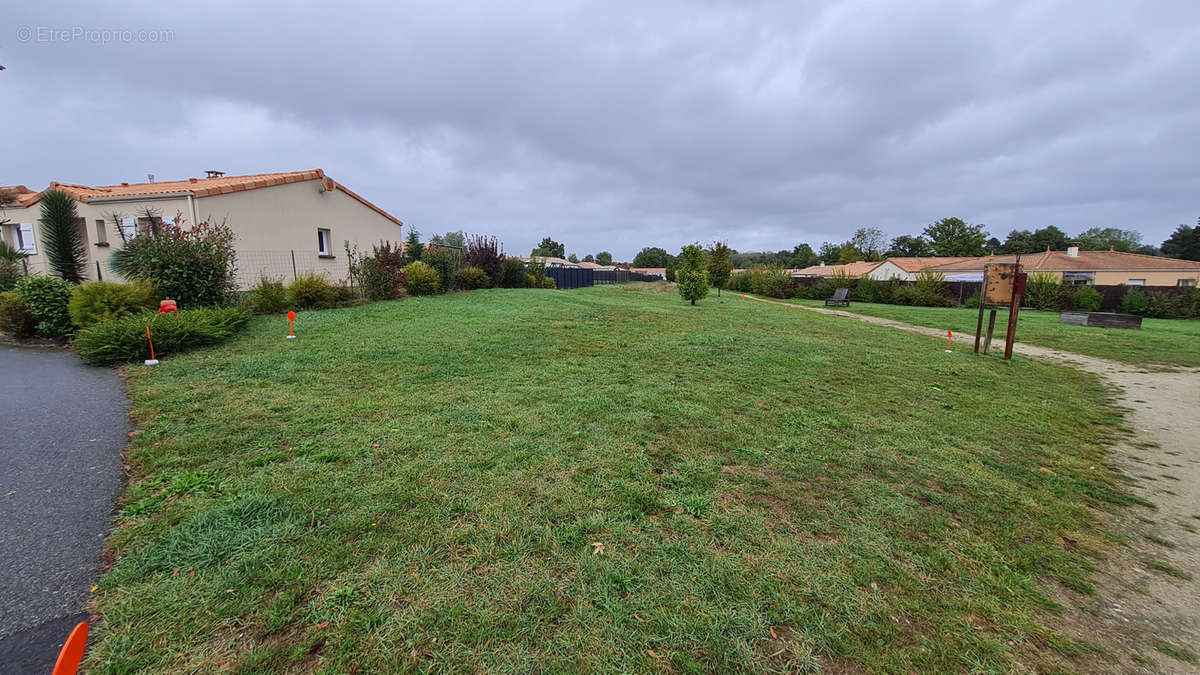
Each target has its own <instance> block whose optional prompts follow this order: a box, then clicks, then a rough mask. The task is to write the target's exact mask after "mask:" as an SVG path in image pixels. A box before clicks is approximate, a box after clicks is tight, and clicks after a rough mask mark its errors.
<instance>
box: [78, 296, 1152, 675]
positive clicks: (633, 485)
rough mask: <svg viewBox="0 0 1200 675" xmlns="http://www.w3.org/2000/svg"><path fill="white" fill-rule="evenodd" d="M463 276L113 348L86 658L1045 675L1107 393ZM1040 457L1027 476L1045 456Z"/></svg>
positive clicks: (1052, 373)
mask: <svg viewBox="0 0 1200 675" xmlns="http://www.w3.org/2000/svg"><path fill="white" fill-rule="evenodd" d="M653 288H656V287H643V286H640V285H632V286H619V287H607V288H595V289H587V290H578V291H525V290H521V291H504V290H494V291H478V292H472V293H462V294H454V295H448V296H441V297H435V298H422V299H413V298H409V299H405V300H401V301H397V302H389V303H379V304H372V305H365V306H361V307H356V308H351V309H342V310H333V311H325V312H311V313H305V314H301V315H300V317H299V318H298V320H297V334H298V335H299V338H298V339H296V340H284V339H283V336H284V335H285V333H286V322H285V321H284V320H282V319H275V318H260V319H256V320H254V321H253V322H252V323H251V325H250V327H249V328H248V329H247V332H246V333H244V334H242V335H241V336H240V337H238V338H236V339H235V340H233V341H232V342H230V343H228V344H226V345H223V346H221V347H218V348H213V349H209V350H205V351H202V352H195V353H192V354H189V355H185V356H180V357H172V356H170V355H164V356H162V357H161V358H162V359H163V362H162V364H161V365H160V366H158V367H156V368H153V369H148V368H144V367H139V366H130V367H127V368H126V370H125V372H126V375H127V376H128V382H129V389H130V392H131V396H132V399H133V410H134V413H135V415H136V417H137V420H138V424H139V428H140V429H141V432H140V433H139V434H138V435H137V437H136V438H135V439H134V440H133V442H132V446H131V450H130V453H129V460H130V462H131V464H132V467H133V473H134V476H133V478H132V479H131V482H130V485H131V488H130V490H129V493H128V495H127V497H126V499H125V501H124V503H123V509H122V511H121V515H120V516H119V518H118V527H117V528H116V532H115V534H114V535H113V537H112V539H111V542H110V546H111V553H112V554H113V555H114V556H115V559H116V562H115V564H114V566H113V567H112V569H111V571H109V572H108V573H107V574H106V575H105V576H104V577H103V578H102V580H101V581H100V583H99V588H98V590H97V592H96V594H95V600H94V604H93V607H94V609H95V610H97V611H98V612H99V613H100V615H101V617H102V620H101V621H100V622H99V624H98V625H97V626H96V633H95V637H94V644H93V647H92V650H91V651H90V654H89V657H88V665H89V666H90V667H91V668H92V669H93V671H94V672H130V671H133V670H143V669H144V670H148V671H159V672H195V671H204V672H207V671H211V670H228V671H247V672H261V671H284V670H300V671H323V672H353V671H354V670H355V669H357V672H380V671H392V670H405V669H420V670H425V669H436V670H447V669H453V670H513V671H547V670H560V669H566V670H594V671H596V670H604V671H612V670H667V669H675V670H683V671H692V670H710V671H711V670H721V671H728V670H735V669H747V670H754V671H770V670H795V669H803V668H809V667H816V666H823V667H826V668H832V669H834V670H837V669H839V668H847V669H853V668H856V667H857V668H862V669H866V670H884V671H904V672H909V671H923V672H931V671H940V672H949V671H968V670H970V671H985V670H1004V669H1009V668H1014V667H1032V668H1039V669H1042V668H1053V667H1056V666H1060V665H1061V666H1067V667H1069V666H1070V665H1071V659H1072V658H1074V657H1076V656H1078V655H1080V654H1084V653H1087V652H1089V651H1090V650H1092V649H1093V648H1094V647H1093V646H1091V645H1086V644H1081V643H1079V642H1076V641H1072V640H1070V639H1068V638H1065V637H1063V636H1061V635H1059V634H1058V633H1056V632H1055V631H1054V630H1051V629H1050V628H1048V627H1046V626H1047V623H1048V622H1050V621H1052V619H1051V618H1048V617H1052V615H1053V613H1054V605H1053V603H1052V602H1051V601H1049V600H1048V599H1047V593H1048V591H1050V590H1053V588H1052V587H1055V586H1059V585H1061V586H1065V587H1066V588H1069V589H1072V590H1071V591H1069V592H1080V593H1090V592H1092V589H1091V586H1090V585H1089V582H1088V573H1089V570H1090V569H1092V568H1093V566H1094V564H1095V561H1096V560H1097V559H1098V558H1099V557H1100V556H1101V555H1102V551H1103V550H1104V549H1106V548H1107V547H1109V546H1111V545H1112V539H1111V537H1110V536H1108V535H1106V534H1105V533H1104V532H1102V531H1101V530H1100V529H1099V528H1098V527H1097V525H1096V522H1095V511H1094V509H1096V508H1100V509H1111V508H1117V506H1116V505H1118V504H1123V503H1128V502H1129V501H1130V498H1129V497H1127V496H1126V494H1125V493H1124V492H1122V491H1121V490H1120V488H1119V487H1117V485H1116V482H1115V480H1114V474H1113V473H1111V471H1110V470H1109V469H1108V468H1106V465H1105V464H1104V459H1103V457H1104V452H1103V448H1102V442H1103V440H1104V439H1105V438H1108V437H1110V435H1111V434H1112V433H1113V432H1112V426H1113V425H1114V424H1116V423H1117V421H1118V420H1117V418H1116V417H1115V413H1114V412H1113V411H1112V409H1111V408H1110V407H1108V405H1107V404H1106V399H1105V395H1104V393H1103V391H1102V388H1101V386H1100V385H1099V383H1098V382H1097V381H1095V380H1094V379H1092V378H1091V377H1088V376H1085V375H1082V374H1080V373H1078V372H1076V371H1073V370H1069V369H1065V368H1061V367H1055V366H1050V365H1045V364H1041V363H1037V362H1034V361H1032V360H1029V359H1022V358H1018V359H1016V360H1015V361H1014V362H1012V363H1011V364H1004V363H1002V362H1001V361H1000V360H999V359H979V358H972V357H971V356H970V355H969V354H968V353H964V352H956V353H954V354H952V355H949V354H945V353H944V352H943V351H942V346H941V345H940V343H939V342H938V341H937V340H932V339H929V338H924V337H920V336H915V335H910V334H906V333H902V332H899V331H893V330H889V329H883V328H878V327H873V326H867V325H862V324H858V323H855V322H850V321H846V320H845V319H841V318H837V317H828V316H822V315H817V314H811V313H808V312H796V311H791V310H788V309H786V308H780V307H771V306H764V305H762V304H759V303H751V302H747V301H744V300H740V299H738V298H737V296H736V295H732V294H726V296H725V297H724V298H722V299H719V300H718V299H717V298H708V299H705V300H704V301H702V302H701V303H700V304H699V305H697V306H695V307H692V306H689V305H687V304H685V303H684V302H682V301H681V300H680V299H679V297H678V295H677V294H675V293H674V292H673V291H667V292H663V291H661V290H659V291H656V290H652V289H653ZM1043 467H1044V468H1045V470H1043Z"/></svg>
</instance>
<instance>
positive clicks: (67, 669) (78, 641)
mask: <svg viewBox="0 0 1200 675" xmlns="http://www.w3.org/2000/svg"><path fill="white" fill-rule="evenodd" d="M87 636H88V625H87V622H86V621H81V622H80V623H79V624H78V625H77V626H75V630H72V631H71V635H70V636H68V637H67V641H66V642H65V643H63V647H62V651H60V652H59V653H58V661H55V662H54V673H53V675H75V673H77V672H79V662H80V661H81V660H82V659H83V649H84V647H87Z"/></svg>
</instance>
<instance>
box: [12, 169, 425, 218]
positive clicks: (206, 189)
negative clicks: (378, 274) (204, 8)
mask: <svg viewBox="0 0 1200 675" xmlns="http://www.w3.org/2000/svg"><path fill="white" fill-rule="evenodd" d="M322 178H325V172H324V171H322V170H321V169H310V170H307V171H286V172H281V173H260V174H251V175H247V176H218V177H215V178H186V179H183V180H164V181H157V182H154V183H121V184H120V185H100V186H94V187H93V186H88V185H76V184H72V183H58V182H53V183H50V187H49V188H47V190H50V189H57V190H62V191H63V192H66V193H67V194H69V195H71V196H72V197H74V198H75V199H78V200H79V201H87V200H89V199H95V198H99V197H130V198H137V197H148V196H153V195H165V194H171V193H177V192H189V193H191V194H192V195H194V196H196V197H208V196H211V195H221V194H230V193H233V192H241V191H243V190H256V189H258V188H265V187H273V186H276V185H287V184H288V183H299V182H302V181H308V180H319V179H322ZM334 185H335V186H336V188H337V189H338V190H341V191H342V192H344V193H346V194H347V195H349V196H350V197H352V198H354V199H356V200H358V201H360V202H362V203H363V205H364V206H366V207H367V208H369V209H371V210H372V211H375V212H376V213H378V214H379V215H381V216H383V217H384V218H387V219H388V220H390V221H392V222H393V223H395V224H397V225H403V224H404V223H402V222H400V220H398V219H397V218H396V217H395V216H393V215H392V214H390V213H388V212H387V211H384V210H383V209H381V208H379V207H378V206H376V205H374V204H372V203H371V202H369V201H367V200H366V199H363V198H362V197H360V196H359V195H358V194H357V193H355V192H354V191H352V190H350V189H349V188H347V187H345V186H344V185H341V184H339V183H336V182H335V183H334ZM17 187H20V188H21V189H24V190H26V193H22V194H21V195H20V197H18V203H19V204H20V205H21V206H30V205H31V204H34V203H36V202H37V201H38V200H39V199H41V196H42V192H32V191H29V190H28V189H27V188H25V187H24V186H17ZM0 189H4V188H0ZM43 192H45V190H43Z"/></svg>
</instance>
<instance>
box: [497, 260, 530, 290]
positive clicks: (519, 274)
mask: <svg viewBox="0 0 1200 675" xmlns="http://www.w3.org/2000/svg"><path fill="white" fill-rule="evenodd" d="M525 274H526V271H525V263H523V262H521V261H520V260H517V259H516V258H505V259H504V261H503V262H501V263H500V275H499V278H497V279H496V280H495V281H496V285H497V286H499V287H500V288H526V287H527V286H529V280H528V279H527V278H526V276H525Z"/></svg>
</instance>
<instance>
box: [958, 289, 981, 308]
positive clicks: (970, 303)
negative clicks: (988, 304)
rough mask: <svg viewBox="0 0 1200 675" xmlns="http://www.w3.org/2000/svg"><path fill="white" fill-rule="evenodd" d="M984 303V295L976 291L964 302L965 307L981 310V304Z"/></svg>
mask: <svg viewBox="0 0 1200 675" xmlns="http://www.w3.org/2000/svg"><path fill="white" fill-rule="evenodd" d="M982 301H983V294H982V293H980V292H979V291H975V292H974V293H972V294H971V295H969V296H967V299H966V300H964V301H963V306H965V307H970V308H971V309H979V303H980V302H982Z"/></svg>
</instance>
